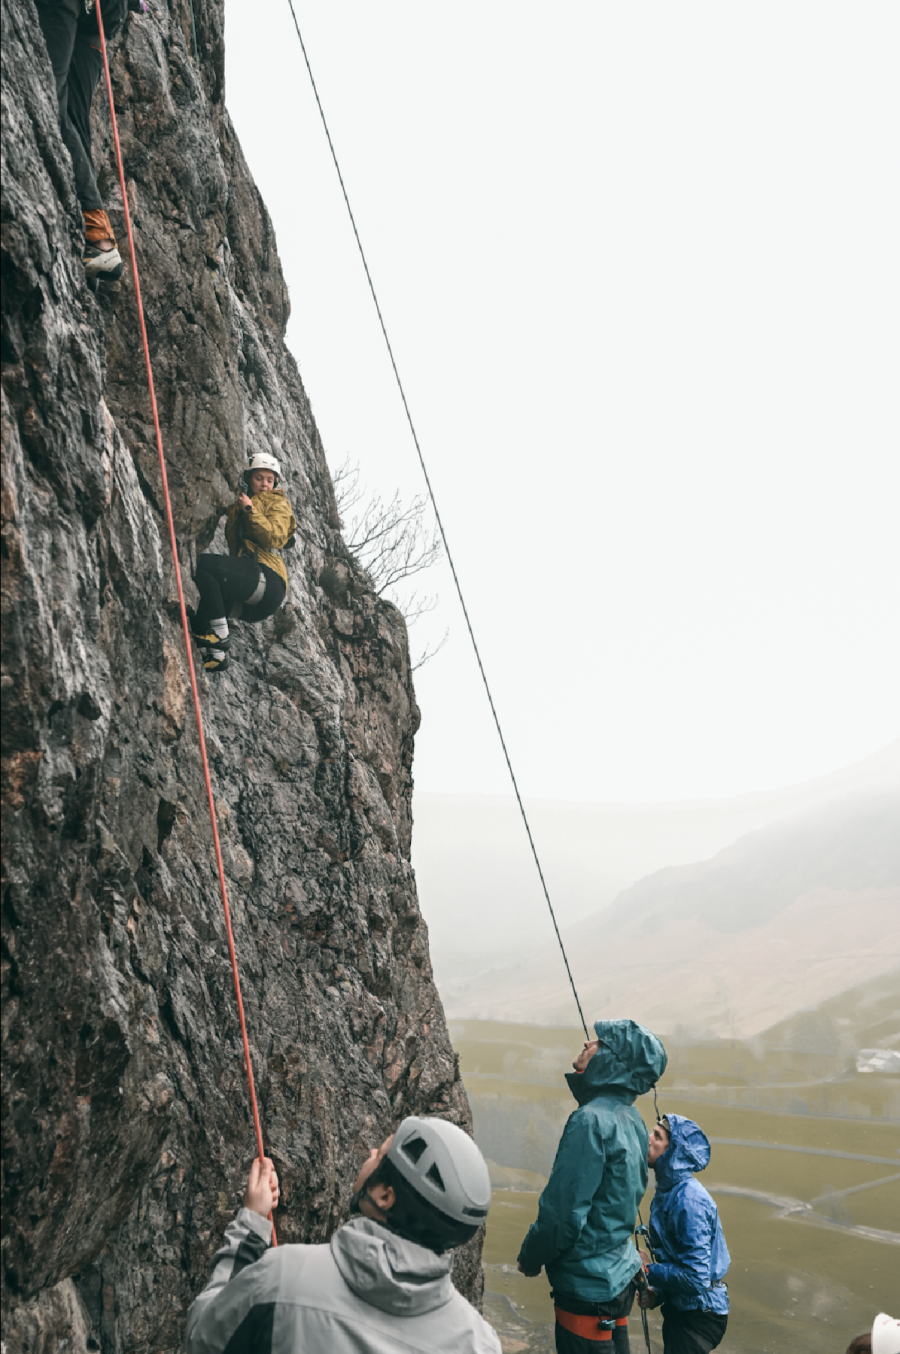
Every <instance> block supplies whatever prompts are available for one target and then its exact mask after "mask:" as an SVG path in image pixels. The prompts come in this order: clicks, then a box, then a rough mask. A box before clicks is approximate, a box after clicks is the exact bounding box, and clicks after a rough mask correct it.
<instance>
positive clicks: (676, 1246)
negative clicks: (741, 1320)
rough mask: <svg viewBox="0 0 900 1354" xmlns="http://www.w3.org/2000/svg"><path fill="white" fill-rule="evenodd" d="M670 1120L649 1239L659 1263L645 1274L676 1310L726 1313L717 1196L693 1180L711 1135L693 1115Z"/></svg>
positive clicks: (705, 1160)
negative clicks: (669, 1139)
mask: <svg viewBox="0 0 900 1354" xmlns="http://www.w3.org/2000/svg"><path fill="white" fill-rule="evenodd" d="M668 1119H669V1130H670V1133H671V1141H670V1143H669V1146H668V1147H667V1148H666V1150H665V1152H663V1154H662V1156H661V1157H658V1158H657V1161H656V1193H655V1195H654V1196H653V1202H652V1204H651V1205H650V1244H651V1246H652V1247H653V1250H654V1252H655V1254H656V1259H657V1263H656V1264H654V1265H651V1266H650V1268H649V1270H648V1271H647V1278H648V1280H649V1282H650V1287H651V1288H655V1289H656V1291H657V1293H659V1296H660V1297H661V1298H662V1299H663V1301H664V1302H666V1303H667V1304H669V1305H670V1306H672V1307H674V1308H675V1309H676V1311H679V1312H696V1311H700V1312H717V1313H718V1314H719V1315H720V1316H724V1315H725V1313H726V1312H727V1311H728V1289H727V1288H726V1287H725V1285H724V1284H720V1283H719V1281H720V1280H721V1279H723V1278H724V1277H725V1275H726V1274H727V1273H728V1266H729V1265H730V1264H731V1256H730V1255H729V1254H728V1247H727V1246H726V1245H725V1236H724V1233H723V1232H722V1224H721V1223H720V1222H719V1210H718V1209H717V1208H716V1205H715V1200H714V1199H713V1197H712V1195H711V1194H710V1193H709V1192H708V1190H705V1189H704V1188H703V1186H702V1185H701V1184H700V1181H699V1180H695V1179H694V1171H702V1170H703V1168H704V1167H705V1166H706V1165H708V1163H709V1157H710V1151H709V1139H708V1138H707V1136H706V1134H705V1133H704V1132H703V1130H702V1129H701V1128H699V1127H698V1126H697V1124H695V1123H694V1121H693V1119H685V1118H683V1117H682V1115H680V1114H670V1115H669V1116H668ZM714 1285H715V1286H714Z"/></svg>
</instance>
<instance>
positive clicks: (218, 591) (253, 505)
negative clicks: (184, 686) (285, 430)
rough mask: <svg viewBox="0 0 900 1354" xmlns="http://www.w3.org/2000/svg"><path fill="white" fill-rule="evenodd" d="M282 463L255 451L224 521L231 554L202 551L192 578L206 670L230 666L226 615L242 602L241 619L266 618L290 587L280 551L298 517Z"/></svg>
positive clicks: (196, 628)
mask: <svg viewBox="0 0 900 1354" xmlns="http://www.w3.org/2000/svg"><path fill="white" fill-rule="evenodd" d="M280 478H281V466H280V465H279V464H278V462H277V461H276V459H275V457H274V456H270V455H269V454H268V452H264V451H261V452H257V453H256V454H255V455H254V456H252V457H251V459H250V464H249V465H248V466H247V469H246V470H245V471H244V473H243V475H242V477H241V490H240V492H239V494H238V497H237V502H236V503H234V505H233V506H232V507H231V508H230V510H229V513H228V518H227V520H226V523H225V539H226V541H227V542H228V554H227V555H201V556H200V558H199V559H198V560H197V571H196V573H195V575H194V581H195V583H196V584H197V590H198V591H199V593H200V605H199V606H198V608H197V612H196V615H195V616H194V621H193V625H192V627H191V628H192V630H193V633H194V639H195V640H196V641H197V643H198V644H199V646H200V648H201V650H202V651H203V666H204V668H205V669H206V671H207V672H221V671H222V670H223V669H224V668H226V667H227V666H228V649H229V647H230V644H231V637H230V635H229V632H228V615H229V612H231V611H232V610H233V609H234V607H235V606H236V605H237V603H240V604H241V620H242V621H250V622H255V621H264V620H266V618H267V617H269V616H271V615H272V614H273V613H274V612H276V611H277V610H278V608H279V607H280V606H281V604H282V602H283V601H284V597H285V593H286V592H287V569H286V568H285V565H284V560H283V559H282V557H281V552H282V551H283V550H284V549H285V547H286V546H287V545H288V542H289V541H291V540H292V537H293V535H294V532H295V531H296V530H297V523H296V520H295V518H294V514H293V512H292V511H291V505H290V503H289V502H288V500H287V497H286V495H285V493H284V491H283V490H281V489H279V488H278V481H279V480H280Z"/></svg>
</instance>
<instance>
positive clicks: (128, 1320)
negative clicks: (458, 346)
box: [2, 0, 481, 1354]
mask: <svg viewBox="0 0 900 1354" xmlns="http://www.w3.org/2000/svg"><path fill="white" fill-rule="evenodd" d="M195 14H196V21H197V27H198V40H199V48H200V54H201V61H200V69H199V70H198V69H197V67H196V65H195V64H194V61H193V59H192V56H191V51H190V47H189V43H188V38H189V34H190V27H189V23H190V20H189V15H188V11H187V9H186V8H185V7H183V6H182V5H181V4H180V3H178V0H169V3H168V4H167V3H166V0H157V2H156V3H154V6H153V9H152V12H151V14H150V15H148V16H146V17H143V18H132V19H131V20H130V21H129V23H128V24H127V25H126V27H125V30H124V32H123V33H122V35H121V36H120V37H119V38H118V39H117V41H116V42H115V43H114V44H113V48H112V65H113V79H114V86H115V91H116V96H117V105H118V108H119V110H120V128H121V136H122V144H123V150H124V154H125V163H126V177H127V188H128V194H129V199H130V202H131V206H132V209H133V213H134V222H135V234H136V244H137V250H138V258H139V266H140V268H141V279H142V290H143V294H144V301H145V306H146V310H147V317H148V322H149V329H150V343H151V350H152V355H153V360H154V366H155V376H156V383H157V390H158V394H159V401H160V412H161V417H162V426H163V435H164V440H165V444H166V449H167V454H168V464H169V476H170V482H171V487H172V497H173V502H174V507H175V518H176V527H177V534H178V539H179V547H180V551H181V558H182V567H183V569H184V570H185V573H186V576H187V577H189V576H190V572H191V565H192V561H193V560H194V558H195V557H196V553H197V552H198V550H201V549H203V548H205V547H206V546H207V545H208V543H209V542H210V541H211V540H212V538H213V536H214V533H215V531H216V528H217V524H219V522H220V520H221V518H222V515H223V513H224V510H225V509H226V507H227V506H228V504H229V503H230V502H231V501H232V499H233V495H234V487H235V485H236V483H237V477H238V474H239V471H240V467H241V465H242V464H243V462H244V459H245V455H246V452H247V450H248V449H250V448H253V449H260V448H261V449H265V450H269V451H272V452H274V453H276V454H277V455H278V456H279V458H280V459H281V460H282V462H283V463H284V465H285V467H286V470H287V475H286V487H287V490H288V493H289V496H290V498H291V501H292V503H293V505H294V509H295V513H296V515H297V519H298V522H299V537H298V544H299V548H298V549H297V550H296V551H295V552H294V555H293V558H292V562H291V594H290V600H289V604H288V605H287V606H286V607H285V608H284V609H283V610H282V611H281V612H279V613H278V614H277V615H276V617H274V618H273V619H272V620H270V621H268V622H266V623H265V624H264V625H262V626H256V627H250V626H241V625H237V626H236V627H235V632H236V635H235V643H234V652H235V657H236V661H235V662H234V664H233V665H232V667H231V669H230V670H229V671H228V672H227V673H225V674H222V675H221V676H220V677H219V678H217V679H213V680H208V679H207V678H205V677H203V676H201V678H200V685H201V700H202V706H203V714H204V719H205V722H206V730H207V739H208V745H209V749H210V754H211V761H212V777H213V787H214V792H215V797H216V802H217V805H218V811H219V823H220V831H221V835H222V843H223V850H224V857H225V867H226V873H227V876H228V884H229V889H230V895H231V903H232V909H233V915H234V923H235V932H236V938H237V949H238V956H239V961H240V965H241V977H242V983H243V992H244V1002H245V1007H246V1011H247V1017H248V1022H249V1029H250V1040H251V1047H252V1055H253V1061H254V1069H255V1074H256V1080H257V1086H258V1090H259V1095H260V1105H261V1112H262V1117H263V1122H264V1132H265V1140H266V1144H267V1148H268V1150H269V1151H270V1152H271V1154H272V1156H273V1157H274V1158H275V1160H276V1163H277V1165H278V1167H279V1170H280V1173H281V1176H282V1181H283V1202H284V1208H283V1209H282V1210H281V1217H280V1219H279V1234H280V1239H281V1240H283V1241H292V1240H312V1241H317V1240H323V1239H325V1238H326V1237H327V1236H328V1235H329V1234H330V1232H331V1231H332V1230H333V1229H334V1227H335V1226H336V1225H337V1223H338V1222H339V1220H340V1219H341V1218H342V1216H343V1215H344V1212H345V1209H346V1203H347V1197H348V1194H349V1180H350V1178H352V1170H351V1169H350V1166H349V1164H350V1163H354V1162H355V1161H356V1160H358V1159H359V1158H360V1157H361V1155H362V1154H363V1153H364V1151H365V1149H367V1148H368V1147H370V1146H372V1145H374V1144H376V1143H378V1142H379V1141H380V1140H381V1139H382V1138H383V1137H384V1135H385V1134H386V1133H387V1132H389V1131H390V1128H391V1126H392V1125H393V1124H394V1123H396V1122H397V1120H398V1119H399V1118H400V1117H402V1116H403V1115H404V1114H407V1113H413V1112H415V1113H441V1114H444V1115H446V1116H447V1117H450V1118H452V1119H453V1120H455V1121H456V1122H458V1123H461V1124H463V1125H468V1124H469V1109H468V1103H467V1100H466V1096H465V1092H464V1089H463V1086H462V1084H461V1082H460V1080H459V1075H458V1070H457V1067H456V1061H455V1058H454V1054H453V1050H452V1048H451V1046H450V1042H449V1038H448V1034H447V1029H446V1025H445V1022H444V1016H443V1012H442V1008H441V1004H440V1000H439V998H438V994H437V991H436V989H435V986H434V982H433V979H432V973H431V966H430V961H429V955H428V938H427V931H426V927H425V924H424V922H423V920H422V916H421V913H420V911H419V906H418V902H417V898H416V889H415V881H414V877H413V873H412V870H411V867H410V863H409V850H410V835H411V815H410V798H411V786H412V781H411V766H412V755H413V736H414V733H415V730H416V727H417V725H418V722H419V712H418V709H417V707H416V702H415V696H414V692H413V686H412V679H411V673H410V663H409V654H408V648H407V639H406V631H405V626H404V623H403V620H402V617H401V616H400V615H399V613H398V612H397V611H396V610H395V609H394V608H392V607H391V606H390V605H388V604H386V603H384V602H382V601H380V600H379V599H378V598H377V597H376V596H375V595H374V594H373V592H372V589H371V585H370V583H369V581H368V580H367V578H366V576H365V574H364V573H362V571H361V570H360V569H359V568H358V567H357V565H356V564H355V562H354V560H353V559H352V558H351V557H350V556H349V555H348V553H347V551H346V548H345V546H344V544H343V541H342V539H341V536H340V531H339V522H338V518H337V511H336V507H335V501H334V493H333V489H332V485H331V481H330V478H329V475H328V471H327V468H326V465H325V460H324V457H323V453H322V447H321V443H320V440H319V436H318V433H317V431H316V427H315V423H314V421H313V417H312V413H311V410H310V406H309V401H308V399H307V397H306V394H305V392H304V390H303V386H302V384H301V381H300V377H299V375H298V372H297V369H296V367H295V365H294V362H293V360H292V358H291V356H290V354H289V353H288V352H287V350H286V349H285V347H284V344H283V334H284V327H285V323H286V320H287V315H288V300H287V294H286V289H285V285H284V281H283V278H282V274H281V270H280V265H279V261H278V256H277V253H276V251H275V240H274V234H273V231H272V226H271V223H270V221H269V219H268V216H267V214H266V211H265V208H264V206H263V204H262V202H261V201H260V199H259V195H258V193H257V191H256V189H255V187H254V185H253V182H252V179H251V178H250V175H249V172H248V170H247V166H246V164H245V162H244V160H243V157H242V154H241V150H240V146H239V144H238V142H237V139H236V137H235V135H234V131H233V129H232V127H231V123H230V121H229V118H228V115H227V112H226V111H225V107H224V87H223V54H224V37H223V16H222V6H221V3H220V2H219V0H209V3H205V4H204V3H200V4H199V5H197V4H195ZM2 40H3V46H2V56H3V86H4V94H3V156H4V160H3V183H4V194H3V205H2V249H3V253H2V267H3V335H2V342H3V349H2V358H3V404H2V433H3V440H2V455H3V492H2V607H3V612H2V615H3V668H2V694H3V726H2V769H3V855H4V863H3V885H2V887H3V893H2V925H3V970H2V982H3V992H2V995H3V1049H4V1056H3V1083H2V1114H3V1121H2V1122H3V1240H2V1247H3V1281H4V1289H3V1305H4V1328H5V1334H4V1338H5V1343H6V1347H7V1349H8V1350H10V1351H11V1352H12V1351H14V1350H18V1349H33V1350H44V1349H46V1350H50V1349H55V1348H56V1347H57V1342H58V1341H59V1340H60V1339H62V1338H66V1339H67V1340H68V1341H69V1344H68V1346H67V1348H68V1349H69V1351H70V1352H71V1351H77V1350H81V1349H88V1348H94V1349H96V1348H100V1349H102V1350H104V1351H109V1352H110V1354H112V1352H113V1351H119V1350H126V1349H127V1350H150V1349H153V1350H169V1349H176V1348H179V1347H180V1345H181V1343H182V1337H183V1324H184V1313H185V1310H186V1307H187V1305H188V1303H189V1302H190V1300H191V1298H192V1296H193V1295H194V1294H195V1293H196V1292H197V1291H198V1289H199V1288H200V1287H201V1286H202V1284H203V1282H204V1281H205V1276H206V1272H207V1267H208V1262H209V1259H210V1256H211V1255H212V1253H213V1251H214V1250H215V1248H216V1246H217V1244H218V1241H219V1238H220V1236H221V1233H222V1230H223V1227H224V1225H225V1222H226V1221H227V1218H228V1216H229V1215H230V1212H231V1210H232V1209H233V1208H234V1207H235V1206H236V1205H237V1203H238V1202H239V1197H240V1190H241V1188H242V1181H243V1177H244V1175H245V1172H246V1169H247V1166H248V1164H249V1161H250V1159H251V1158H252V1156H253V1154H254V1150H255V1146H254V1135H253V1128H252V1122H251V1118H250V1111H249V1104H248V1098H247V1094H246V1088H245V1077H244V1069H243V1060H242V1053H241V1044H240V1037H239V1030H238V1024H237V1015H236V1009H235V1000H234V994H233V990H232V980H231V972H230V966H229V961H228V952H227V946H226V940H225V932H224V921H223V915H222V908H221V903H220V900H219V896H218V888H217V881H216V872H215V862H214V859H213V849H212V838H211V832H210V827H209V821H208V815H207V810H206V805H205V798H204V787H203V778H202V771H201V766H200V759H199V751H198V741H197V735H196V729H195V725H194V717H193V712H192V708H191V704H190V695H189V689H188V685H187V673H186V661H185V657H184V652H183V644H182V639H181V633H180V625H179V622H178V615H177V607H176V605H175V600H174V576H173V571H172V567H171V563H170V561H169V559H168V555H167V552H168V542H167V539H166V537H165V530H164V527H163V524H162V517H161V512H160V508H161V488H160V475H159V470H158V466H157V463H156V452H155V446H154V442H153V436H152V422H151V417H150V410H149V404H148V399H147V392H146V385H145V382H144V377H143V369H142V359H141V352H140V339H139V331H138V327H137V318H136V311H135V305H134V294H133V287H132V283H131V278H130V268H129V269H128V271H127V272H126V277H125V279H124V280H123V281H122V283H120V284H118V285H116V286H114V287H111V288H109V289H108V290H107V291H106V292H104V293H103V294H98V296H97V297H94V296H92V295H91V293H90V292H89V291H88V289H87V288H86V286H85V283H84V280H83V276H82V271H81V264H80V261H79V249H80V240H81V236H80V214H79V211H78V205H77V202H76V200H75V195H74V187H73V183H72V176H71V166H70V162H69V159H68V155H67V152H66V151H65V149H64V147H63V144H62V141H61V138H60V135H59V130H58V124H57V118H56V106H55V99H54V97H53V93H52V84H51V76H50V69H49V64H48V61H47V57H46V52H45V49H44V46H43V40H42V37H41V34H40V29H39V26H38V24H37V19H36V14H35V10H34V7H33V5H32V3H31V0H4V6H3V32H2ZM94 119H95V128H94V132H95V163H96V164H97V166H98V169H99V173H100V180H101V184H102V185H103V186H104V191H106V192H107V193H108V196H109V201H110V206H111V215H112V217H113V222H114V225H115V226H116V227H117V229H119V230H120V231H121V233H122V236H123V237H124V221H123V218H122V214H121V206H122V204H121V199H118V208H119V210H118V211H117V209H116V202H117V189H116V187H115V184H116V179H115V170H114V162H113V159H112V154H111V143H110V142H111V139H110V130H109V124H108V116H107V114H106V110H105V103H104V99H103V90H102V87H101V89H100V90H99V91H98V94H97V97H96V99H95V106H94ZM323 583H324V584H325V585H327V586H323ZM479 1253H480V1243H478V1242H476V1243H473V1245H472V1246H471V1247H470V1248H468V1249H467V1251H466V1252H464V1253H462V1254H460V1256H459V1258H458V1262H457V1270H456V1278H457V1283H458V1286H459V1287H460V1288H461V1291H463V1292H464V1293H465V1294H466V1295H467V1296H468V1297H469V1298H470V1299H471V1300H473V1301H477V1300H478V1299H479V1297H480V1283H481V1279H480V1265H479ZM60 1347H61V1346H60Z"/></svg>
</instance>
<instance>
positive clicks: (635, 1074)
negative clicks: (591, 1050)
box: [519, 1020, 667, 1302]
mask: <svg viewBox="0 0 900 1354" xmlns="http://www.w3.org/2000/svg"><path fill="white" fill-rule="evenodd" d="M594 1029H595V1031H596V1034H597V1038H598V1039H599V1040H600V1041H601V1042H600V1047H599V1049H598V1050H597V1052H596V1053H595V1054H594V1056H593V1058H592V1059H591V1061H590V1062H589V1063H588V1065H587V1067H586V1068H585V1070H584V1072H570V1073H568V1075H567V1076H566V1081H567V1082H568V1083H569V1089H570V1090H571V1092H572V1094H573V1095H574V1097H575V1099H576V1100H577V1101H578V1106H579V1107H578V1109H576V1110H574V1111H573V1113H572V1114H571V1115H570V1116H569V1119H568V1122H567V1123H566V1126H565V1129H564V1130H563V1135H562V1138H561V1139H560V1143H559V1147H558V1148H557V1152H556V1160H555V1161H554V1163H553V1170H552V1172H551V1175H550V1179H549V1181H548V1182H547V1188H546V1189H545V1190H544V1192H543V1194H542V1195H541V1200H540V1205H539V1208H538V1217H537V1222H535V1223H533V1224H532V1226H531V1228H530V1229H529V1231H528V1235H527V1236H526V1237H525V1240H524V1242H523V1243H522V1249H521V1250H520V1252H519V1264H520V1265H521V1266H522V1268H523V1269H524V1270H525V1272H526V1273H527V1274H534V1273H537V1272H538V1270H540V1269H541V1268H544V1269H546V1271H547V1277H548V1278H549V1280H550V1283H551V1284H552V1286H553V1289H554V1291H555V1292H556V1293H557V1294H569V1295H570V1296H571V1297H576V1298H579V1299H581V1300H582V1301H583V1302H608V1301H609V1299H610V1298H614V1297H615V1296H616V1295H617V1294H618V1293H621V1292H622V1290H623V1289H624V1288H625V1287H627V1285H628V1282H629V1280H630V1279H631V1278H632V1277H633V1275H635V1274H636V1273H637V1271H638V1269H639V1268H640V1263H641V1262H640V1258H639V1256H638V1253H637V1250H636V1249H635V1246H634V1243H633V1242H632V1239H631V1237H632V1233H633V1231H634V1224H635V1220H636V1218H637V1210H638V1205H639V1204H640V1202H641V1199H642V1198H643V1195H644V1191H645V1190H646V1188H647V1146H648V1142H649V1134H648V1132H647V1129H646V1127H645V1125H644V1121H643V1119H642V1118H641V1116H640V1114H639V1113H638V1111H637V1110H636V1109H635V1107H634V1101H635V1097H636V1096H638V1095H644V1094H646V1092H647V1091H649V1090H650V1088H651V1087H652V1086H654V1085H655V1084H656V1082H657V1081H658V1080H659V1078H660V1077H661V1076H662V1074H663V1072H664V1071H665V1070H666V1062H667V1058H666V1051H665V1049H664V1048H663V1046H662V1044H661V1043H660V1041H659V1040H658V1039H657V1037H656V1035H655V1034H651V1033H650V1031H649V1030H647V1029H644V1027H643V1025H638V1024H636V1023H635V1022H634V1021H633V1020H598V1021H597V1022H596V1024H595V1025H594Z"/></svg>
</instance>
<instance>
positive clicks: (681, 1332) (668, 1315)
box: [660, 1302, 728, 1354]
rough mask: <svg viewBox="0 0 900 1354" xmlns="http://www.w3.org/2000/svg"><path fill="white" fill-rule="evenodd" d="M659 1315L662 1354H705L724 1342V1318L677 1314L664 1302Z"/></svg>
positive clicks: (725, 1323)
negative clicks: (661, 1321) (660, 1319)
mask: <svg viewBox="0 0 900 1354" xmlns="http://www.w3.org/2000/svg"><path fill="white" fill-rule="evenodd" d="M660 1311H661V1312H662V1319H663V1349H664V1351H665V1354H709V1351H710V1350H711V1349H715V1348H716V1347H717V1346H718V1345H720V1344H721V1343H722V1341H723V1340H724V1338H725V1327H726V1326H727V1325H728V1317H727V1316H719V1315H718V1313H717V1312H679V1311H676V1309H675V1308H674V1307H673V1306H672V1305H671V1303H668V1302H664V1303H663V1305H662V1307H661V1308H660Z"/></svg>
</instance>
